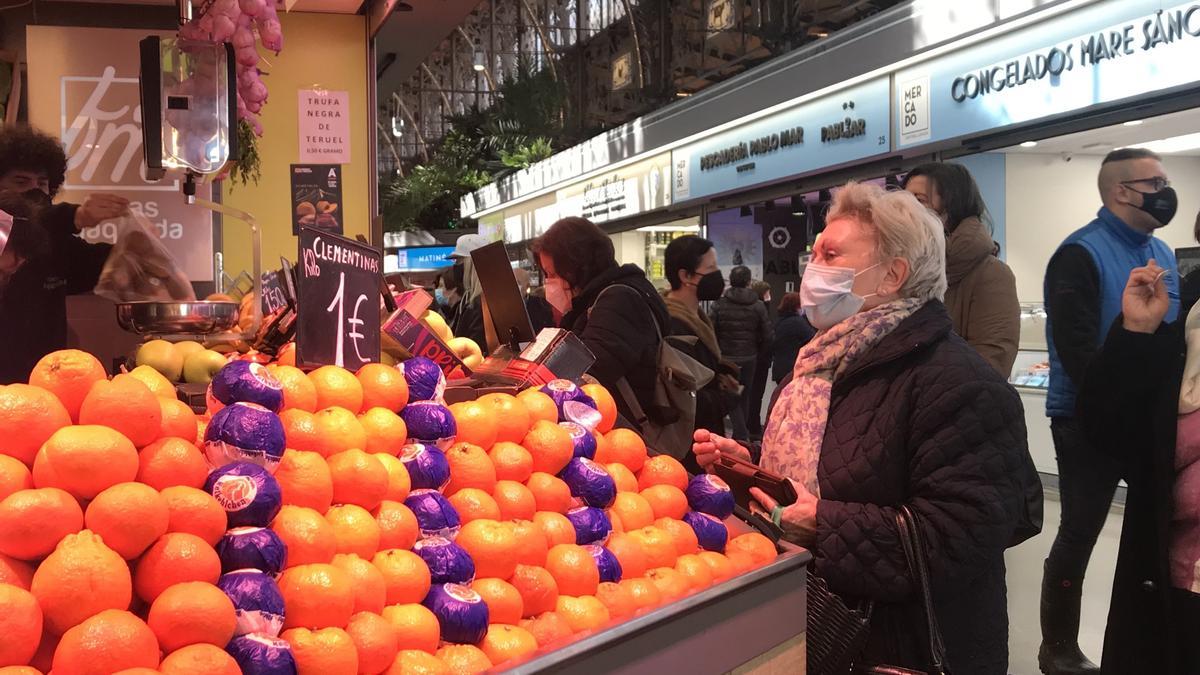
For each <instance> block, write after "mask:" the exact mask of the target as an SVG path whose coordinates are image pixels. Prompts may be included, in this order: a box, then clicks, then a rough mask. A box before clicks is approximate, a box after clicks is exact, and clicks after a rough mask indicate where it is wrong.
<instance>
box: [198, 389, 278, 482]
mask: <svg viewBox="0 0 1200 675" xmlns="http://www.w3.org/2000/svg"><path fill="white" fill-rule="evenodd" d="M285 447H286V437H285V434H284V431H283V422H280V421H279V416H278V415H276V414H275V413H273V412H271V411H270V410H267V409H266V408H264V407H262V406H260V405H258V404H257V403H242V402H239V403H234V404H233V405H231V406H229V407H227V408H222V409H221V410H220V411H219V412H218V413H217V414H215V415H213V418H212V420H211V421H210V422H209V423H208V427H207V428H206V429H205V430H204V454H205V456H206V457H208V461H209V463H210V464H212V465H213V466H224V465H225V464H228V463H230V462H252V463H254V464H258V465H259V466H262V467H264V468H266V469H267V471H268V472H270V473H275V469H276V468H277V467H278V466H279V460H280V459H281V458H282V457H283V451H284V449H285Z"/></svg>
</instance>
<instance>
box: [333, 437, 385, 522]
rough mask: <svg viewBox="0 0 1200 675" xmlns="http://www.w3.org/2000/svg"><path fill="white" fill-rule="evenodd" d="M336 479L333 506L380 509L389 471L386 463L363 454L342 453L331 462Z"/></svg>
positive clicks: (334, 479)
mask: <svg viewBox="0 0 1200 675" xmlns="http://www.w3.org/2000/svg"><path fill="white" fill-rule="evenodd" d="M328 463H329V475H330V477H332V478H333V503H334V504H357V505H358V506H361V507H363V508H364V509H368V510H370V509H373V508H375V507H376V506H379V502H381V501H383V498H384V496H385V495H387V492H388V481H389V477H388V471H387V469H386V468H384V466H383V463H381V462H380V461H379V460H378V459H376V458H375V457H374V456H373V455H368V454H367V453H365V452H363V451H362V450H358V449H351V450H346V451H344V452H339V453H337V454H336V455H333V456H332V457H330V458H329V460H328Z"/></svg>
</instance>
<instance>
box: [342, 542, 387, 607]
mask: <svg viewBox="0 0 1200 675" xmlns="http://www.w3.org/2000/svg"><path fill="white" fill-rule="evenodd" d="M330 564H331V565H333V566H334V567H336V568H338V569H340V570H342V571H343V572H345V573H346V576H348V577H350V583H351V585H352V586H353V587H354V612H355V613H356V614H357V613H358V612H376V613H378V612H382V611H383V607H384V605H386V604H387V582H386V581H384V579H383V572H380V571H379V570H378V569H377V568H376V567H375V566H374V565H372V564H371V562H370V561H369V560H364V559H362V558H360V557H358V556H356V555H354V554H352V553H351V554H346V553H339V554H337V555H335V556H333V562H332V563H330Z"/></svg>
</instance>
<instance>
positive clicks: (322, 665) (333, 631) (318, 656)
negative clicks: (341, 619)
mask: <svg viewBox="0 0 1200 675" xmlns="http://www.w3.org/2000/svg"><path fill="white" fill-rule="evenodd" d="M347 621H349V617H347ZM279 637H280V639H283V640H286V641H287V643H288V644H290V645H291V646H292V657H293V658H295V659H296V675H358V650H357V649H355V647H354V640H353V639H352V638H351V637H350V634H349V633H347V632H346V631H344V630H342V629H341V628H338V627H334V626H324V627H322V628H320V629H318V630H309V629H308V628H292V629H290V630H285V631H283V632H282V633H280V634H279Z"/></svg>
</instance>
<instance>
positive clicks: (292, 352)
mask: <svg viewBox="0 0 1200 675" xmlns="http://www.w3.org/2000/svg"><path fill="white" fill-rule="evenodd" d="M275 362H276V363H278V364H279V365H281V366H294V365H296V343H295V342H289V343H287V344H285V345H284V346H282V347H280V348H279V353H278V354H277V355H276V356H275Z"/></svg>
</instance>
